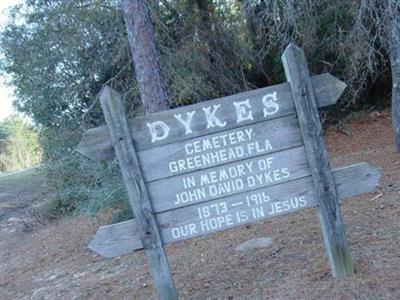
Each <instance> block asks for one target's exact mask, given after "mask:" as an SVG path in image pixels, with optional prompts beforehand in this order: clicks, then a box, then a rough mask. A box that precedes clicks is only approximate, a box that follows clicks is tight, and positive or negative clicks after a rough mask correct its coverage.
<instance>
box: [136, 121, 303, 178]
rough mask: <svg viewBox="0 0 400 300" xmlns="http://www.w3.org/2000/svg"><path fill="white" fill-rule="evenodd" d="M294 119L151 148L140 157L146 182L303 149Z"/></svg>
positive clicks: (249, 126) (261, 123) (265, 122)
mask: <svg viewBox="0 0 400 300" xmlns="http://www.w3.org/2000/svg"><path fill="white" fill-rule="evenodd" d="M302 144H303V140H302V138H301V133H300V128H299V125H298V121H297V119H296V118H295V117H294V115H291V116H287V117H283V118H279V119H275V120H272V121H264V122H259V123H256V124H252V125H247V126H244V127H240V128H234V129H231V130H227V131H222V132H218V133H214V134H210V135H207V136H202V137H198V138H194V139H190V140H186V141H181V142H177V143H174V144H167V145H163V146H160V147H156V148H151V149H148V150H144V151H142V152H139V153H138V157H139V161H140V165H141V167H142V172H143V176H144V179H145V181H154V180H158V179H162V178H166V177H171V176H175V175H181V174H185V173H189V172H191V171H193V170H201V169H205V168H210V167H215V166H218V165H222V164H226V163H229V162H233V161H236V160H242V159H246V158H251V157H255V156H259V155H263V154H267V153H271V152H277V151H280V150H285V149H289V148H293V147H297V146H301V145H302Z"/></svg>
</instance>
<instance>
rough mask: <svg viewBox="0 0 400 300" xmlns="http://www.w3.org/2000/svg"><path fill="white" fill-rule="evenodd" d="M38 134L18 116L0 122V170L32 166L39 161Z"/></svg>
mask: <svg viewBox="0 0 400 300" xmlns="http://www.w3.org/2000/svg"><path fill="white" fill-rule="evenodd" d="M40 159H41V150H40V146H39V142H38V134H37V133H36V131H35V130H34V129H33V127H32V126H31V125H28V124H27V123H26V122H25V121H24V120H23V119H21V118H19V117H18V116H11V117H8V118H7V119H6V120H4V121H3V122H0V171H1V172H6V171H14V170H18V169H25V168H28V167H32V166H34V165H36V164H38V163H39V162H40Z"/></svg>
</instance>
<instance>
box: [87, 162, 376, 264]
mask: <svg viewBox="0 0 400 300" xmlns="http://www.w3.org/2000/svg"><path fill="white" fill-rule="evenodd" d="M334 176H335V182H336V185H337V192H338V196H339V199H340V200H343V199H345V198H348V197H351V196H355V195H359V194H362V193H368V192H371V191H372V190H373V189H374V187H375V186H376V185H377V183H378V181H379V178H380V173H379V172H378V171H377V170H376V169H375V168H374V167H372V166H371V165H369V164H367V163H360V164H355V165H351V166H347V167H344V168H341V169H338V170H335V171H334ZM263 193H264V194H265V195H268V196H269V197H270V198H269V199H270V200H269V201H267V202H262V204H261V205H252V206H250V207H249V206H248V205H247V200H246V197H247V196H250V195H254V194H263ZM300 197H304V198H302V200H301V199H299V200H297V202H298V203H303V204H304V202H305V203H306V204H305V205H303V204H301V205H300V204H299V206H298V207H296V208H293V207H292V208H291V209H287V210H286V209H285V208H287V205H286V204H285V203H284V202H283V201H289V200H290V198H300ZM292 201H293V203H295V200H292ZM240 202H243V203H241V204H239V203H240ZM221 203H226V205H227V206H228V211H227V212H226V213H222V214H220V215H219V216H216V209H215V206H212V205H213V204H219V207H220V208H221V207H222V206H224V204H222V206H221ZM251 203H253V204H254V203H255V200H254V199H253V200H252V202H251ZM272 205H274V211H275V212H277V208H278V211H279V212H277V213H272V214H271V213H269V212H271V211H272ZM316 205H317V201H316V199H315V194H314V192H313V189H312V182H311V177H310V176H308V177H305V178H301V179H297V180H294V181H291V182H287V183H283V184H279V185H275V186H270V187H263V188H261V189H258V190H256V191H251V192H245V193H242V194H238V195H234V196H229V197H225V198H221V199H218V200H213V201H210V202H207V203H203V204H196V205H193V206H188V207H184V208H179V209H176V210H173V211H168V212H163V213H160V214H158V215H157V216H156V218H157V221H158V224H159V226H160V230H161V236H162V239H163V243H164V244H170V243H174V242H177V241H179V240H184V239H188V238H192V237H195V236H200V235H203V234H208V233H211V232H215V231H220V230H225V229H229V228H233V227H236V226H239V225H242V224H249V223H253V222H257V221H260V220H264V219H268V218H272V217H275V216H279V215H282V214H286V213H290V212H297V211H299V210H301V209H303V208H307V207H313V206H316ZM205 206H207V207H209V208H210V216H209V217H207V218H205V219H202V220H208V224H209V225H210V224H211V223H215V221H211V219H214V218H215V217H224V220H225V223H224V224H222V226H220V227H218V228H216V229H211V230H209V231H202V230H201V228H202V226H201V224H200V219H199V212H198V210H199V208H203V211H204V207H205ZM211 206H212V207H211ZM206 210H207V209H206ZM281 210H282V211H281ZM261 211H263V212H264V215H262V214H261ZM240 212H242V213H240ZM243 212H244V213H243ZM253 212H254V213H255V215H256V216H257V217H256V218H253V217H252V216H253ZM229 214H230V215H233V216H234V217H232V222H229V220H228V219H229V217H227V215H229ZM237 214H239V215H242V216H244V215H245V214H247V215H248V216H250V217H251V218H250V217H249V218H248V219H247V220H244V219H243V221H242V222H238V219H237V216H236V215H237ZM243 218H244V217H243ZM220 220H222V219H220ZM226 220H228V222H226ZM217 223H218V221H217ZM189 224H195V225H194V226H195V227H193V225H192V228H196V230H197V231H196V233H193V234H191V235H187V236H182V237H179V238H174V237H173V236H172V228H177V227H179V226H182V227H181V228H185V225H187V226H188V227H190V225H189ZM203 228H206V226H205V225H203ZM210 228H211V227H210ZM174 232H176V229H174ZM192 232H193V230H192ZM89 248H90V249H91V250H93V251H95V252H97V253H98V254H100V255H102V256H104V257H115V256H118V255H121V254H126V253H129V252H131V251H134V250H139V249H141V248H142V246H141V242H140V238H139V235H138V233H137V230H136V225H135V220H130V221H126V222H122V223H118V224H113V225H107V226H102V227H100V228H99V230H98V231H97V233H96V235H95V236H94V238H93V239H92V240H91V242H90V244H89Z"/></svg>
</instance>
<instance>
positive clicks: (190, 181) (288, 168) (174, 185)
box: [147, 146, 310, 213]
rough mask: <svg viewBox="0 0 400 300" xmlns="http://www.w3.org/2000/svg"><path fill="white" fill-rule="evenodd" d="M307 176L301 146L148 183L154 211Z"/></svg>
mask: <svg viewBox="0 0 400 300" xmlns="http://www.w3.org/2000/svg"><path fill="white" fill-rule="evenodd" d="M308 175H310V170H309V168H308V165H307V159H306V156H305V152H304V148H303V147H302V146H301V147H297V148H292V149H289V150H285V151H280V152H276V153H272V154H267V155H261V156H257V157H255V158H250V159H245V160H241V161H238V162H234V163H230V164H225V165H222V166H218V167H215V168H211V169H205V170H200V171H195V172H192V173H189V174H185V175H179V176H174V177H169V178H166V179H162V180H158V181H153V182H149V183H147V189H148V191H149V195H150V199H151V202H152V204H153V208H154V211H155V212H156V213H159V212H162V211H166V210H171V209H176V208H179V207H183V206H187V205H192V204H195V203H201V202H206V201H209V200H212V199H217V198H221V197H225V196H229V195H233V194H239V193H243V192H246V191H250V190H255V189H258V188H260V187H262V186H270V185H274V184H279V183H282V182H287V181H290V180H294V179H297V178H301V177H305V176H308Z"/></svg>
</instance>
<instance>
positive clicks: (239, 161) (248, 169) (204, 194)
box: [77, 47, 380, 277]
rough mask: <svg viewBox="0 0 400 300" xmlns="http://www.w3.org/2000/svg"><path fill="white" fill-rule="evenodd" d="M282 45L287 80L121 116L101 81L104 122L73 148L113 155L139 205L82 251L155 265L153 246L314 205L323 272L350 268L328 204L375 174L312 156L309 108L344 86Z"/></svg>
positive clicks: (316, 140) (316, 148)
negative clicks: (142, 256)
mask: <svg viewBox="0 0 400 300" xmlns="http://www.w3.org/2000/svg"><path fill="white" fill-rule="evenodd" d="M289 48H290V47H289ZM289 48H288V49H289ZM289 50H290V51H286V52H285V55H286V56H284V58H285V60H284V61H285V71H286V72H287V74H291V76H289V77H290V80H291V83H283V84H279V85H275V86H270V87H266V88H262V89H258V90H252V91H247V92H244V93H240V94H236V95H233V96H228V97H224V98H220V99H215V100H210V101H206V102H201V103H197V104H194V105H189V106H185V107H180V108H177V109H172V110H169V111H163V112H159V113H155V114H151V115H147V116H143V117H140V118H136V119H132V120H128V121H127V120H126V118H125V115H124V113H123V108H122V101H121V99H120V97H119V95H118V94H117V93H116V92H115V91H112V90H111V89H109V88H106V89H105V90H104V91H103V93H102V95H101V102H102V107H103V111H104V113H105V116H106V120H107V126H103V127H98V128H94V129H90V130H88V131H87V132H85V134H84V136H83V138H82V140H81V142H80V143H79V145H78V148H77V151H79V152H80V153H82V154H83V155H85V156H87V157H89V158H92V159H95V160H110V159H113V158H114V157H115V154H116V156H117V158H118V160H119V164H120V167H121V171H122V174H123V178H124V182H125V185H126V187H127V190H128V195H129V199H130V203H131V204H132V207H134V208H136V210H139V212H138V211H135V215H136V217H137V220H130V221H126V222H122V223H119V224H113V225H108V226H103V227H101V228H100V229H99V231H98V232H97V233H96V236H95V237H94V239H93V240H92V241H91V243H90V245H89V248H90V249H92V250H93V251H96V252H97V253H99V254H101V255H102V256H105V257H113V256H116V255H121V254H125V253H128V252H131V251H133V250H138V249H142V248H144V250H145V251H148V252H147V253H148V254H149V255H148V257H150V258H151V257H154V258H155V260H154V262H155V264H157V257H163V255H165V254H164V252H163V249H162V245H166V244H170V243H174V242H178V241H182V240H185V239H188V238H193V237H196V236H201V235H205V234H209V233H212V232H215V231H220V230H225V229H229V228H233V227H236V226H239V225H242V224H249V223H254V222H257V221H260V220H264V219H268V218H272V217H275V216H280V215H282V214H286V213H291V212H296V211H299V210H301V209H304V208H308V207H313V206H318V207H319V212H320V216H322V217H321V224H322V227H323V231H324V237H325V242H326V245H327V250H328V257H329V259H330V262H331V265H332V270H333V273H334V275H335V276H338V277H340V276H345V275H348V274H350V273H351V272H352V264H351V260H350V261H348V260H347V261H344V262H343V261H340V258H339V259H338V258H337V257H339V256H341V257H345V258H346V257H347V255H348V253H349V252H348V250H347V244H346V240H345V236H343V233H344V229H343V224H342V223H341V216H340V209H338V206H337V205H338V204H337V203H338V201H339V200H342V199H344V198H346V197H350V196H354V195H358V194H360V193H366V192H370V191H371V190H372V189H373V187H374V186H375V185H376V184H377V182H378V180H379V177H380V175H379V172H377V171H376V170H375V169H374V168H373V167H372V166H370V165H368V164H365V163H361V164H357V165H352V166H348V167H345V168H342V169H338V170H335V171H332V170H331V169H330V166H329V162H327V163H325V162H320V161H318V160H321V159H322V160H326V159H327V153H326V149H325V145H324V143H323V138H322V129H321V126H320V123H319V118H318V112H317V109H316V107H324V106H327V105H331V104H334V103H336V101H337V99H338V98H339V97H340V95H341V93H342V92H343V90H344V89H345V84H344V83H343V82H341V81H339V80H337V79H336V78H334V77H333V76H331V75H329V74H323V75H318V76H314V77H311V78H310V77H308V72H306V71H304V70H302V68H303V67H304V66H303V65H301V64H298V65H297V64H292V63H291V59H292V58H291V56H290V55H292V54H293V53H294V56H296V55H299V60H300V61H301V59H302V57H301V53H300V54H299V53H298V48H293V47H292V48H290V49H289ZM299 66H300V67H299ZM303 71H304V72H303ZM303 79H304V84H303V82H302V81H301V80H303ZM299 80H300V81H299ZM119 119H121V122H119ZM107 127H108V128H107ZM132 142H133V143H132ZM316 157H320V158H316ZM128 165H129V168H130V169H129V168H128V167H127V166H128ZM132 168H133V169H134V172H131V171H130V170H132ZM324 174H325V175H326V176H325V175H324ZM319 180H320V181H321V182H319ZM332 182H333V183H332ZM321 184H323V185H324V186H322V187H321ZM142 201H143V202H142ZM321 201H323V202H321ZM324 201H327V202H324ZM332 201H333V202H332ZM321 207H322V208H323V209H322V211H321ZM326 207H331V210H330V212H329V213H328V214H325V211H324V209H325V208H326ZM330 213H331V214H334V215H332V216H331V215H330ZM335 220H336V221H337V222H338V223H337V224H333V223H334V222H336V221H335ZM149 224H150V225H149ZM152 224H153V225H154V224H156V226H155V227H154V226H153V225H152ZM148 225H149V226H150V227H147V226H148ZM332 228H333V230H331V229H332ZM332 234H333V237H332ZM330 235H331V236H330ZM335 238H337V239H336V240H335ZM335 245H336V246H337V245H339V246H337V247H336V246H335ZM335 247H336V248H335ZM146 249H147V250H146ZM330 249H339V250H338V251H339V252H340V253H339V252H338V253H332V252H331V250H330ZM157 251H158V252H157ZM343 253H344V254H343ZM342 254H343V255H342ZM346 259H347V258H346ZM164 264H165V262H164ZM151 268H157V270H153V271H154V272H153V274H157V272H159V271H160V270H161V269H160V268H161V267H160V266H153V265H152V266H151ZM166 269H168V268H167V267H166Z"/></svg>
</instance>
